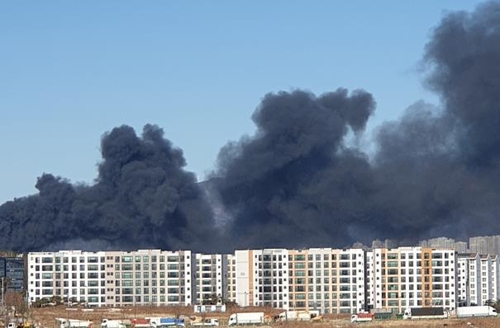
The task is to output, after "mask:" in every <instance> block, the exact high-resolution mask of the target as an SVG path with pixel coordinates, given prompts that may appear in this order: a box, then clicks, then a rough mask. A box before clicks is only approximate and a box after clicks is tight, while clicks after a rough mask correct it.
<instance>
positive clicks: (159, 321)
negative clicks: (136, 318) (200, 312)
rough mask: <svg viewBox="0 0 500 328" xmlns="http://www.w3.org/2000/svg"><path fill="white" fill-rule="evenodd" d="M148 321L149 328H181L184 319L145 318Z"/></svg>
mask: <svg viewBox="0 0 500 328" xmlns="http://www.w3.org/2000/svg"><path fill="white" fill-rule="evenodd" d="M146 319H149V323H150V325H151V328H164V327H171V326H181V327H184V326H185V324H184V319H177V318H171V317H165V318H157V317H154V318H146Z"/></svg>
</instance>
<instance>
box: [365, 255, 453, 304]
mask: <svg viewBox="0 0 500 328" xmlns="http://www.w3.org/2000/svg"><path fill="white" fill-rule="evenodd" d="M456 269H457V259H456V253H455V251H454V250H453V249H432V248H422V247H399V248H395V249H386V248H379V249H374V250H373V251H370V252H367V278H368V279H367V280H368V282H367V286H368V290H369V291H368V304H369V307H370V308H375V309H387V310H391V311H394V312H399V313H400V312H403V311H404V309H406V308H408V307H427V306H439V307H444V308H445V309H449V310H453V309H454V308H455V307H456V297H457V295H456V292H455V289H456Z"/></svg>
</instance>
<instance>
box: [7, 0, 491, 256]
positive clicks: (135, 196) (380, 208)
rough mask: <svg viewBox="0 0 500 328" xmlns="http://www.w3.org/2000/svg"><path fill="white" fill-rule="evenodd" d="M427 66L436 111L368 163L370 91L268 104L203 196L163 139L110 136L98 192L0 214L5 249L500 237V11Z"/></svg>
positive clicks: (65, 190)
mask: <svg viewBox="0 0 500 328" xmlns="http://www.w3.org/2000/svg"><path fill="white" fill-rule="evenodd" d="M423 64H424V67H425V72H426V76H427V79H426V82H425V83H426V86H427V87H429V88H430V89H431V90H433V91H434V92H436V93H437V94H438V95H439V96H440V98H441V102H442V104H441V105H440V107H439V108H435V107H433V106H431V105H430V104H426V103H424V102H421V101H420V102H416V103H414V104H413V105H411V106H409V107H408V109H407V110H406V112H405V113H404V115H403V116H402V117H401V118H400V119H399V120H397V121H393V122H386V123H384V124H382V125H381V126H379V127H378V128H377V133H376V135H375V138H374V140H373V142H374V144H375V146H376V151H375V153H374V154H373V155H370V156H369V155H368V154H367V153H366V152H365V151H364V150H363V149H360V148H358V147H356V146H352V145H351V144H352V143H348V142H347V140H348V139H354V140H356V139H357V138H360V137H363V133H364V130H365V127H366V124H367V122H368V120H369V119H370V116H371V115H372V114H373V113H374V111H375V107H376V95H374V96H372V95H371V94H370V93H369V92H367V91H364V90H355V91H352V92H349V91H348V90H346V89H343V88H339V89H337V90H335V91H333V92H327V93H324V94H320V95H315V94H312V93H310V92H306V91H302V90H295V91H291V92H279V93H276V94H268V95H266V96H264V98H263V99H262V102H261V103H260V105H259V106H258V108H257V110H256V111H255V112H254V114H253V116H252V119H253V121H254V123H255V125H256V127H257V129H256V133H255V134H254V135H252V136H244V137H242V138H241V139H240V140H239V141H236V142H230V143H228V144H227V145H225V146H224V147H223V148H222V149H221V151H220V153H219V155H218V161H217V166H216V168H215V169H214V172H213V173H212V175H211V178H210V179H209V180H207V181H204V182H202V183H198V182H197V181H196V179H195V177H194V175H193V174H191V173H189V172H186V171H185V170H184V169H183V167H184V166H185V159H184V157H183V154H182V151H181V150H179V149H177V148H174V147H173V146H172V145H171V143H170V142H169V141H168V140H167V139H165V138H164V136H163V131H162V130H161V129H160V128H158V127H157V126H154V125H146V126H145V127H144V130H143V133H142V135H141V136H140V137H139V136H137V135H136V133H135V131H134V130H133V129H132V128H130V127H128V126H121V127H118V128H115V129H113V130H112V131H110V132H109V133H106V134H105V135H104V136H103V138H102V143H101V151H102V158H103V160H102V162H101V163H100V165H99V171H98V177H97V179H96V181H95V183H94V184H93V185H90V186H86V185H72V184H70V183H69V182H67V181H66V180H65V179H63V178H60V177H56V176H53V175H51V174H44V175H42V176H41V177H40V178H38V181H37V184H36V187H37V189H38V190H39V193H38V194H36V195H32V196H28V197H24V198H20V199H16V200H14V201H10V202H7V203H5V204H3V205H2V206H0V235H1V236H2V238H0V248H3V249H12V250H18V251H26V250H53V249H60V248H83V249H85V248H87V249H107V248H114V249H118V248H120V249H137V248H145V247H152V248H162V249H179V248H184V249H193V250H203V251H205V252H208V251H220V250H225V251H231V250H232V249H234V248H257V247H344V246H347V245H350V244H353V243H354V242H358V241H360V242H363V243H370V242H371V241H372V240H374V239H386V238H390V239H396V240H398V241H399V242H400V243H401V244H405V243H406V244H410V243H415V242H416V241H418V240H420V239H426V238H432V237H437V236H447V237H452V238H458V239H464V238H468V237H469V236H473V235H481V234H498V233H500V224H499V220H498V213H499V212H500V187H499V186H500V166H499V164H500V4H499V3H497V2H488V3H485V4H482V5H480V6H478V7H477V9H476V10H475V11H474V12H472V13H467V12H455V13H450V14H448V15H446V16H445V17H444V18H443V19H442V21H441V22H440V23H439V25H438V26H437V27H436V28H435V29H434V30H433V33H432V35H431V38H430V41H429V42H428V43H427V45H425V55H424V58H423ZM382 78H383V77H382ZM394 92H395V93H396V92H397V88H395V90H394ZM411 101H415V100H411V99H410V100H409V103H410V102H411ZM353 144H356V143H353ZM81 245H84V246H86V247H79V246H81Z"/></svg>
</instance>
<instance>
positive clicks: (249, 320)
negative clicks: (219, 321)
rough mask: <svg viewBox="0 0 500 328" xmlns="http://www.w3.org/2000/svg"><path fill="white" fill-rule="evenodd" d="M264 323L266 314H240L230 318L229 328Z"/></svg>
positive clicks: (232, 315)
mask: <svg viewBox="0 0 500 328" xmlns="http://www.w3.org/2000/svg"><path fill="white" fill-rule="evenodd" d="M263 323H264V312H238V313H233V314H231V315H230V316H229V320H228V326H234V325H260V324H263Z"/></svg>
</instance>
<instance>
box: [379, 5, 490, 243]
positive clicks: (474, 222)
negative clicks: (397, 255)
mask: <svg viewBox="0 0 500 328" xmlns="http://www.w3.org/2000/svg"><path fill="white" fill-rule="evenodd" d="M424 64H425V65H426V67H427V68H428V75H427V86H428V87H430V89H431V90H433V91H435V92H437V94H438V95H439V96H440V98H441V100H442V105H443V107H442V108H441V109H440V111H435V110H432V109H429V108H428V106H425V105H423V104H421V103H420V104H416V105H415V106H412V107H410V108H409V109H408V110H407V111H406V113H405V115H404V116H403V118H402V119H401V120H400V121H399V122H394V123H389V124H386V125H384V126H382V127H381V129H380V133H379V135H378V137H377V141H378V145H379V152H378V154H377V156H376V161H375V163H376V165H375V170H376V173H377V176H378V177H379V181H380V183H381V184H382V185H384V184H385V186H384V188H381V191H382V192H381V193H380V195H379V197H381V199H382V200H383V202H384V203H385V204H386V205H385V206H383V207H382V209H383V212H384V213H387V215H390V217H392V218H393V220H398V221H399V222H400V224H401V225H402V226H404V227H408V228H409V229H410V231H412V232H416V233H417V234H421V235H422V236H424V237H436V236H450V237H455V238H467V237H469V236H474V235H483V234H495V233H499V232H500V225H499V220H498V218H499V217H498V213H499V212H500V187H499V186H500V184H499V183H500V179H499V178H500V169H499V166H498V163H499V159H500V157H499V155H500V75H499V73H500V4H499V3H498V2H488V3H485V4H482V5H480V6H478V7H477V9H476V10H475V11H474V12H472V13H466V12H455V13H451V14H449V15H447V16H445V17H444V18H443V19H442V21H441V22H440V24H439V25H438V26H437V27H436V28H435V29H434V32H433V34H432V38H431V40H430V41H429V43H428V44H427V45H426V48H425V55H424ZM381 205H383V203H381ZM405 235H407V234H403V236H405Z"/></svg>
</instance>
